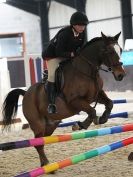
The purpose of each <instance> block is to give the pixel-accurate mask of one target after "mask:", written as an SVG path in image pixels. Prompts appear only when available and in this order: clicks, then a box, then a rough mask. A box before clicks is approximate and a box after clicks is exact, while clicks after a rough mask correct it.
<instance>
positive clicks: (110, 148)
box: [15, 137, 133, 177]
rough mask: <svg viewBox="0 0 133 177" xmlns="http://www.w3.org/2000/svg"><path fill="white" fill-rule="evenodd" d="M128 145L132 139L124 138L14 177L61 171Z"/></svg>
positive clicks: (28, 176)
mask: <svg viewBox="0 0 133 177" xmlns="http://www.w3.org/2000/svg"><path fill="white" fill-rule="evenodd" d="M130 144H133V137H130V138H126V139H124V140H121V141H117V142H114V143H112V144H109V145H105V146H101V147H99V148H96V149H92V150H90V151H87V152H84V153H81V154H78V155H74V156H72V157H70V158H68V159H65V160H62V161H58V162H55V163H51V164H49V165H46V166H43V167H40V168H37V169H34V170H32V171H29V172H26V173H23V174H20V175H17V176H15V177H37V176H40V175H43V174H47V173H49V172H52V171H55V170H58V169H61V168H65V167H67V166H70V165H74V164H77V163H79V162H81V161H84V160H87V159H90V158H93V157H95V156H99V155H101V154H105V153H108V152H110V151H114V150H116V149H119V148H122V147H124V146H128V145H130Z"/></svg>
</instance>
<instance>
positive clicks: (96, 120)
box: [93, 116, 99, 125]
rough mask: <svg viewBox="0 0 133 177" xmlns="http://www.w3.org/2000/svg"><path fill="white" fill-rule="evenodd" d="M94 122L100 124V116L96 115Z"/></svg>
mask: <svg viewBox="0 0 133 177" xmlns="http://www.w3.org/2000/svg"><path fill="white" fill-rule="evenodd" d="M93 123H94V124H95V125H99V117H98V116H96V117H95V118H94V119H93Z"/></svg>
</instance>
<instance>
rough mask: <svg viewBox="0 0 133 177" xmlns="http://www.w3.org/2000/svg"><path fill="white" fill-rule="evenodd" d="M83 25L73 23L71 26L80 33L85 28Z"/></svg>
mask: <svg viewBox="0 0 133 177" xmlns="http://www.w3.org/2000/svg"><path fill="white" fill-rule="evenodd" d="M85 27H86V26H85V25H73V28H74V29H75V30H76V31H77V32H78V33H82V32H83V31H84V30H85Z"/></svg>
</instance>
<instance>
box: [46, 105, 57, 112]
mask: <svg viewBox="0 0 133 177" xmlns="http://www.w3.org/2000/svg"><path fill="white" fill-rule="evenodd" d="M48 113H49V114H55V113H57V111H56V105H55V104H49V105H48Z"/></svg>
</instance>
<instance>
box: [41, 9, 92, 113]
mask: <svg viewBox="0 0 133 177" xmlns="http://www.w3.org/2000/svg"><path fill="white" fill-rule="evenodd" d="M88 23H89V21H88V18H87V16H86V15H85V14H84V13H82V12H75V13H73V14H72V16H71V18H70V25H69V26H67V27H65V28H62V29H61V30H59V32H58V33H57V34H56V35H55V37H54V38H53V39H52V40H51V41H50V43H49V45H48V47H47V48H46V50H45V51H43V52H42V58H43V59H44V60H47V65H48V83H47V92H48V101H49V106H48V113H56V105H55V70H56V69H57V68H58V66H59V63H60V62H61V61H63V60H66V59H70V58H73V57H75V56H76V53H77V51H79V49H81V47H82V46H83V44H84V43H85V27H86V25H87V24H88Z"/></svg>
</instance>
